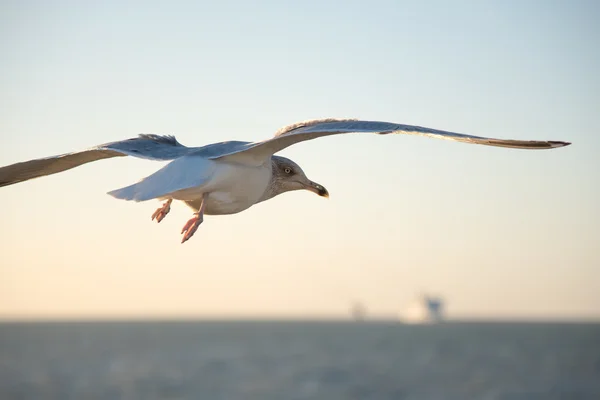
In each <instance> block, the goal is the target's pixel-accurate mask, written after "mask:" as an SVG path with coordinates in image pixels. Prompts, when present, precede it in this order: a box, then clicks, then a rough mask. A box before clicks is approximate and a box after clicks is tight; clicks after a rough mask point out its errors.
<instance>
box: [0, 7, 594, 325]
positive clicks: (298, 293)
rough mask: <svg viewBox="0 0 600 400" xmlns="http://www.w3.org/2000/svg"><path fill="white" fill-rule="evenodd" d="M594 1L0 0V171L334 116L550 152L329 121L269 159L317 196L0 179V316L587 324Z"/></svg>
mask: <svg viewBox="0 0 600 400" xmlns="http://www.w3.org/2000/svg"><path fill="white" fill-rule="evenodd" d="M598 17H600V3H598V2H595V1H571V2H564V1H547V0H544V1H541V0H540V1H503V2H492V1H477V2H476V1H461V0H458V1H455V2H451V3H450V2H446V1H421V2H416V1H375V0H374V1H370V2H365V1H304V2H280V1H256V2H242V1H239V2H232V1H220V2H214V1H171V2H156V1H144V2H118V1H113V0H108V1H105V2H81V1H7V0H5V1H2V2H0V51H1V53H2V55H3V57H2V58H3V61H2V63H0V93H1V94H0V165H8V164H12V163H15V162H19V161H25V160H29V159H33V158H40V157H46V156H51V155H56V154H62V153H66V152H70V151H76V150H81V149H85V148H87V147H91V146H94V145H97V144H101V143H106V142H110V141H114V140H121V139H125V138H129V137H134V136H136V135H137V134H139V133H160V134H175V135H176V136H177V138H178V140H179V141H180V142H182V143H183V144H186V145H190V146H200V145H204V144H209V143H213V142H219V141H223V140H231V139H237V140H247V141H253V140H262V139H266V138H268V137H270V136H272V135H273V133H274V132H275V131H276V130H277V129H279V128H280V127H282V126H285V125H288V124H290V123H294V122H297V121H302V120H306V119H313V118H325V117H337V118H360V119H367V120H380V121H389V122H397V123H404V124H414V125H420V126H426V127H430V128H436V129H444V130H451V131H455V132H462V133H468V134H474V135H481V136H490V137H499V138H511V139H539V140H564V141H569V142H572V143H573V144H572V145H571V146H569V147H566V148H561V149H555V150H549V151H525V150H514V149H503V148H495V147H487V146H475V145H469V144H463V143H454V142H448V141H442V140H433V139H429V138H423V137H412V136H393V137H392V136H376V135H366V134H356V135H339V136H332V137H326V138H321V139H318V140H314V141H309V142H304V143H301V144H298V145H296V146H293V147H291V148H288V149H285V150H284V151H283V152H282V153H281V155H284V156H287V157H290V158H292V159H293V160H294V161H296V162H297V163H299V164H300V165H301V166H302V168H303V169H304V171H305V172H306V174H307V175H308V177H309V178H310V179H312V180H314V181H316V182H318V183H321V184H323V185H324V186H325V187H327V189H328V190H329V192H330V195H331V197H330V199H329V200H325V199H323V198H320V197H318V196H315V195H314V194H313V193H310V192H306V191H301V192H300V191H299V192H290V193H286V194H283V195H281V196H278V197H276V198H274V199H272V200H269V201H267V202H264V203H261V204H258V205H256V206H254V207H252V208H250V209H248V210H246V211H244V212H242V213H239V214H235V215H228V216H212V217H211V216H207V217H206V218H205V221H204V223H203V224H202V225H201V226H200V228H199V229H198V231H197V232H196V234H195V236H194V237H193V238H192V239H191V240H190V241H188V242H187V243H185V244H184V245H182V244H180V230H181V227H182V226H183V225H184V224H185V222H186V221H187V220H188V219H189V218H190V217H191V216H192V211H191V210H190V209H189V208H187V207H186V206H185V205H184V204H180V203H178V204H174V206H173V208H172V211H171V213H170V214H169V215H168V216H167V218H166V219H165V220H164V221H162V222H161V223H160V224H156V223H155V222H153V221H151V219H150V216H151V215H152V213H153V212H154V210H155V209H156V208H157V207H158V206H159V205H160V202H158V201H155V200H153V201H148V202H142V203H132V202H126V201H121V200H115V199H114V198H112V197H110V196H108V195H106V192H108V191H110V190H113V189H116V188H120V187H122V186H126V185H129V184H131V183H134V182H136V181H138V180H139V179H141V178H143V177H144V176H147V175H149V174H151V173H153V172H154V171H155V170H157V169H159V168H160V167H161V166H162V165H164V163H157V162H152V161H145V160H139V159H133V158H118V159H110V160H103V161H99V162H96V163H92V164H87V165H84V166H81V167H79V168H76V169H73V170H70V171H67V172H64V173H61V174H56V175H52V176H48V177H44V178H40V179H35V180H31V181H28V182H25V183H20V184H17V185H14V186H8V187H3V188H0V191H1V199H2V200H1V203H0V204H1V205H2V207H1V210H2V223H1V224H0V317H1V318H105V317H107V318H113V317H119V318H121V317H123V318H134V317H136V318H137V317H142V318H151V317H158V318H171V317H172V318H180V317H193V318H196V317H198V318H204V317H206V318H240V317H243V318H253V317H260V318H263V317H264V318H271V317H273V318H279V317H282V318H288V317H289V318H296V317H299V318H300V317H302V318H303V317H318V318H320V317H325V318H329V317H342V318H343V317H345V316H346V315H347V313H348V309H349V306H350V303H351V302H352V301H361V302H363V303H364V304H365V306H366V307H367V309H368V311H369V312H370V313H371V315H374V316H385V317H392V318H395V317H398V316H401V315H402V312H403V310H405V309H406V307H408V306H409V304H410V303H411V301H412V300H413V299H414V298H415V296H417V295H418V294H419V293H421V292H428V293H432V294H436V295H440V296H443V297H444V298H445V299H446V301H447V311H448V316H449V317H453V318H489V319H505V318H508V319H513V318H519V319H521V318H525V319H595V320H598V319H600V250H599V246H600V207H599V204H600V157H599V156H598V154H599V152H598V149H599V148H600V119H599V118H598V111H599V110H600V74H598V71H600V47H599V46H598V42H599V41H600V26H599V25H598V23H597V20H598Z"/></svg>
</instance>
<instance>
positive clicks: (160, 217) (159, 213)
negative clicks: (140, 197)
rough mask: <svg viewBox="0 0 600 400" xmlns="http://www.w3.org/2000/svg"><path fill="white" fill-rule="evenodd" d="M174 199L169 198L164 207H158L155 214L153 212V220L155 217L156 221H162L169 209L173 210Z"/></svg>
mask: <svg viewBox="0 0 600 400" xmlns="http://www.w3.org/2000/svg"><path fill="white" fill-rule="evenodd" d="M172 201H173V199H169V200H167V201H166V202H165V203H164V204H163V205H162V207H160V208H157V209H156V211H154V214H152V221H154V219H155V218H156V222H160V221H162V220H163V219H164V218H165V217H166V216H167V214H168V213H169V211H171V202H172Z"/></svg>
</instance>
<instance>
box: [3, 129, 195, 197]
mask: <svg viewBox="0 0 600 400" xmlns="http://www.w3.org/2000/svg"><path fill="white" fill-rule="evenodd" d="M191 151H193V149H192V148H189V147H186V146H183V145H182V144H180V143H179V142H177V140H176V139H175V137H173V136H160V135H140V136H139V137H137V138H132V139H127V140H122V141H118V142H111V143H106V144H103V145H100V146H96V147H93V148H91V149H87V150H83V151H79V152H74V153H67V154H62V155H58V156H53V157H46V158H40V159H36V160H30V161H25V162H20V163H16V164H12V165H8V166H5V167H2V168H0V187H1V186H8V185H12V184H15V183H18V182H23V181H27V180H29V179H34V178H39V177H42V176H46V175H51V174H56V173H58V172H62V171H66V170H69V169H71V168H75V167H78V166H80V165H83V164H86V163H89V162H92V161H98V160H102V159H105V158H112V157H125V156H133V157H138V158H145V159H150V160H162V161H165V160H173V159H176V158H179V157H182V156H184V155H186V154H188V153H190V152H191Z"/></svg>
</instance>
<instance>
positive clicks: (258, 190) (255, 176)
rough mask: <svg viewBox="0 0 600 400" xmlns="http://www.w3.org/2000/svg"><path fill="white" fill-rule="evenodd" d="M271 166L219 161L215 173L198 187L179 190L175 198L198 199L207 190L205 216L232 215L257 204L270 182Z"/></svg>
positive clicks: (268, 164)
mask: <svg viewBox="0 0 600 400" xmlns="http://www.w3.org/2000/svg"><path fill="white" fill-rule="evenodd" d="M271 173H272V171H271V165H270V163H267V164H266V165H262V166H259V167H253V166H245V165H239V164H229V163H223V162H219V163H216V165H215V173H214V175H213V176H212V178H211V179H210V182H208V183H207V184H206V185H203V186H202V187H201V188H195V189H188V190H185V191H184V192H182V193H178V194H177V196H176V197H175V198H177V199H178V200H190V199H191V198H194V199H199V198H201V197H202V195H203V194H204V193H208V200H207V201H208V202H207V204H206V209H205V211H204V213H205V214H206V215H219V214H235V213H238V212H240V211H243V210H245V209H247V208H249V207H251V206H252V205H254V204H256V203H257V202H258V200H259V199H260V198H261V197H262V195H263V194H264V193H265V190H266V189H267V187H268V185H269V182H270V181H271Z"/></svg>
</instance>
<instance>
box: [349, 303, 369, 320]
mask: <svg viewBox="0 0 600 400" xmlns="http://www.w3.org/2000/svg"><path fill="white" fill-rule="evenodd" d="M350 314H351V315H352V318H353V319H354V320H355V321H364V320H365V319H366V318H367V309H366V307H365V306H364V305H363V304H362V303H360V302H358V301H356V302H354V303H353V304H352V307H351V308H350Z"/></svg>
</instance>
